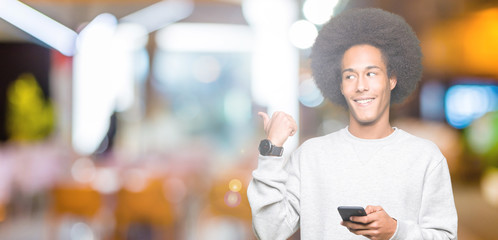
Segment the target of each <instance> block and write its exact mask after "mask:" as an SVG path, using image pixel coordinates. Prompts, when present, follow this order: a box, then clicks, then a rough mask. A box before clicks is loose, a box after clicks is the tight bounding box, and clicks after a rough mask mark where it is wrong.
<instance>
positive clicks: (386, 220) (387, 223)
mask: <svg viewBox="0 0 498 240" xmlns="http://www.w3.org/2000/svg"><path fill="white" fill-rule="evenodd" d="M365 211H366V212H367V216H363V217H359V216H354V217H351V221H346V222H341V225H343V226H345V227H347V228H348V230H349V231H350V232H352V233H354V234H356V235H363V236H365V237H367V238H369V239H372V240H380V239H390V238H391V237H392V236H393V235H394V233H395V232H396V227H397V222H396V220H395V219H394V218H392V217H390V216H389V215H388V214H387V213H386V211H384V209H383V208H382V207H381V206H367V207H366V208H365Z"/></svg>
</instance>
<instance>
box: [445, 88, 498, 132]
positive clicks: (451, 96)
mask: <svg viewBox="0 0 498 240" xmlns="http://www.w3.org/2000/svg"><path fill="white" fill-rule="evenodd" d="M445 101H446V102H445V113H446V119H447V120H448V123H449V124H450V125H452V126H453V127H455V128H465V127H467V126H468V125H469V124H470V123H472V121H474V120H475V119H477V118H479V117H481V116H483V115H484V114H485V113H487V112H490V111H493V110H497V108H498V86H493V85H454V86H452V87H450V88H449V89H448V91H447V92H446V98H445Z"/></svg>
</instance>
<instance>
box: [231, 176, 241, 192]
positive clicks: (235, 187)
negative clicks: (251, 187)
mask: <svg viewBox="0 0 498 240" xmlns="http://www.w3.org/2000/svg"><path fill="white" fill-rule="evenodd" d="M228 188H230V191H232V192H238V191H240V189H241V188H242V182H241V181H240V180H239V179H232V180H230V183H229V184H228Z"/></svg>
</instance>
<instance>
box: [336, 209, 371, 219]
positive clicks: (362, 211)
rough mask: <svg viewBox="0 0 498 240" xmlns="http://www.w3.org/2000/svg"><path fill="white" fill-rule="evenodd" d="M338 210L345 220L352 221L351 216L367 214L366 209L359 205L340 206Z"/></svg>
mask: <svg viewBox="0 0 498 240" xmlns="http://www.w3.org/2000/svg"><path fill="white" fill-rule="evenodd" d="M337 210H338V211H339V214H340V215H341V217H342V220H343V221H350V220H349V218H350V217H351V216H366V215H367V213H366V212H365V209H364V208H363V207H359V206H339V207H338V208H337Z"/></svg>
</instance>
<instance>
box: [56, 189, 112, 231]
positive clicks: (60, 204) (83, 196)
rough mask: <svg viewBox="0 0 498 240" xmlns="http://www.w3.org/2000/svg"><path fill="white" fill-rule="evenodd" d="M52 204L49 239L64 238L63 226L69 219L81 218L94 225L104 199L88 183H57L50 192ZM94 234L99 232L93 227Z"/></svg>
mask: <svg viewBox="0 0 498 240" xmlns="http://www.w3.org/2000/svg"><path fill="white" fill-rule="evenodd" d="M50 194H51V206H50V210H49V222H50V223H49V225H50V230H49V233H48V234H49V236H48V239H63V238H64V236H61V232H62V231H64V230H63V229H62V228H63V226H64V223H65V222H68V219H73V220H74V219H77V220H81V222H84V223H85V224H87V226H92V222H94V221H95V220H96V218H97V217H98V213H99V211H100V210H101V208H102V205H103V200H102V196H101V195H100V193H99V192H98V191H96V190H94V189H92V188H91V187H90V186H88V185H80V184H71V185H69V184H68V185H62V184H59V185H56V186H55V187H54V188H53V189H52V190H51V192H50ZM91 230H92V233H91V234H92V235H94V236H96V235H97V236H98V235H99V234H98V233H97V232H95V231H94V230H93V229H91Z"/></svg>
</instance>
